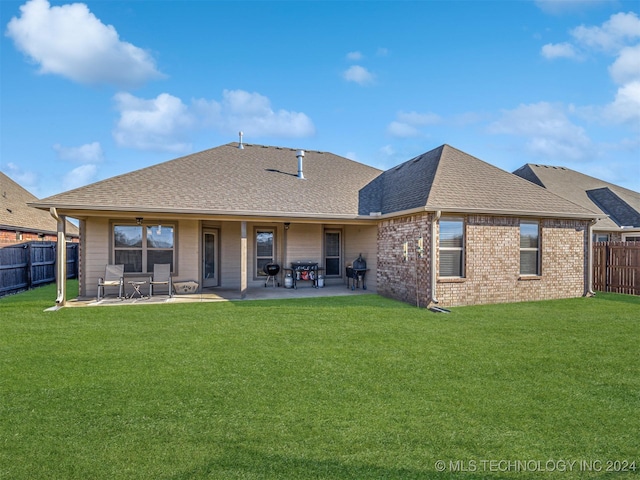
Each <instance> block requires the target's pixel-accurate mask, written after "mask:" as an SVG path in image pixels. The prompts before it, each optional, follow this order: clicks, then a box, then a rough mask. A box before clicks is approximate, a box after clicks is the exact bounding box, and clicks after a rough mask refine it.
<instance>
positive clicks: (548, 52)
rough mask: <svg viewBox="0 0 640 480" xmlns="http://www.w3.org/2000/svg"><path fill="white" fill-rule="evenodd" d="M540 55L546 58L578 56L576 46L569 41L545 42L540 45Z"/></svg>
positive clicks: (575, 57)
mask: <svg viewBox="0 0 640 480" xmlns="http://www.w3.org/2000/svg"><path fill="white" fill-rule="evenodd" d="M541 53H542V56H543V57H545V58H548V59H554V58H574V59H578V58H580V54H579V53H578V51H577V50H576V48H575V47H574V46H573V45H571V44H570V43H567V42H564V43H547V44H546V45H544V46H543V47H542V52H541Z"/></svg>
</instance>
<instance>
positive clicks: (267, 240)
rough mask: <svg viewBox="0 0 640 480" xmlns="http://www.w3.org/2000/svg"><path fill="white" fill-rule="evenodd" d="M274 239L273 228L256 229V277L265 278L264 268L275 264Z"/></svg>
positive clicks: (274, 232)
mask: <svg viewBox="0 0 640 480" xmlns="http://www.w3.org/2000/svg"><path fill="white" fill-rule="evenodd" d="M275 239H276V231H275V229H274V228H257V229H256V250H255V259H256V261H255V266H256V275H257V276H260V277H262V276H266V275H267V274H266V273H264V270H263V268H264V266H265V265H268V264H269V263H275V260H276V258H275V251H276V250H275Z"/></svg>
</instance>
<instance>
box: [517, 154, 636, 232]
mask: <svg viewBox="0 0 640 480" xmlns="http://www.w3.org/2000/svg"><path fill="white" fill-rule="evenodd" d="M513 173H514V174H516V175H518V176H520V177H522V178H525V179H527V180H529V181H531V182H534V183H536V184H537V185H541V186H543V187H545V188H546V189H548V190H549V191H551V192H553V193H555V194H556V195H560V196H562V197H564V198H566V199H568V200H570V201H572V202H574V203H577V204H579V205H582V206H584V207H586V208H589V209H592V210H596V211H599V212H602V213H603V214H606V215H609V216H610V217H609V218H603V219H601V220H599V221H598V222H597V223H596V224H595V226H594V228H596V229H598V230H618V229H619V227H622V226H633V227H640V193H638V192H634V191H633V190H628V189H626V188H623V187H620V186H618V185H614V184H613V183H608V182H605V181H603V180H599V179H597V178H594V177H590V176H588V175H585V174H583V173H580V172H576V171H575V170H571V169H569V168H565V167H553V166H550V165H537V164H526V165H523V166H522V167H520V168H519V169H518V170H516V171H515V172H513Z"/></svg>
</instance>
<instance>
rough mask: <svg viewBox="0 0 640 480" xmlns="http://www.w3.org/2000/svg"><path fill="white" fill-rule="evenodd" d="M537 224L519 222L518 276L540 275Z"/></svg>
mask: <svg viewBox="0 0 640 480" xmlns="http://www.w3.org/2000/svg"><path fill="white" fill-rule="evenodd" d="M539 240H540V235H539V232H538V223H537V222H520V275H540V254H539V253H540V248H539V245H540V242H539Z"/></svg>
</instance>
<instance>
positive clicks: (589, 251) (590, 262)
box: [586, 220, 597, 297]
mask: <svg viewBox="0 0 640 480" xmlns="http://www.w3.org/2000/svg"><path fill="white" fill-rule="evenodd" d="M596 221H597V220H591V222H590V223H589V228H587V235H588V236H589V238H588V239H587V268H588V270H589V271H588V272H587V294H586V296H588V297H593V296H595V294H596V292H594V291H593V226H594V225H595V224H596Z"/></svg>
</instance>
